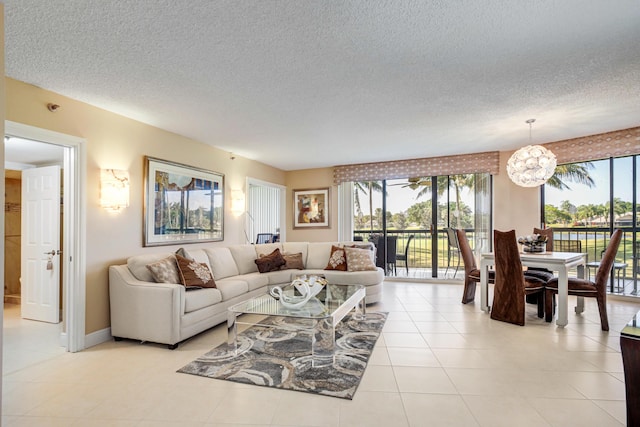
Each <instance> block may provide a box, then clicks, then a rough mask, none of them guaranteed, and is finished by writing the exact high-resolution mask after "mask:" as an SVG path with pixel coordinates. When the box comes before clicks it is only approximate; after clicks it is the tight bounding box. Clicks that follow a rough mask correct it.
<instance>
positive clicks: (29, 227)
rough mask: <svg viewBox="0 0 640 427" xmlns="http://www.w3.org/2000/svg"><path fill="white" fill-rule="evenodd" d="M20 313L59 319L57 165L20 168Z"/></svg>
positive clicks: (57, 320)
mask: <svg viewBox="0 0 640 427" xmlns="http://www.w3.org/2000/svg"><path fill="white" fill-rule="evenodd" d="M21 227H22V231H21V234H22V240H21V241H22V265H21V268H20V271H21V281H22V286H21V289H22V291H21V293H22V295H21V298H20V299H21V303H22V317H23V318H25V319H33V320H40V321H44V322H50V323H59V322H60V166H47V167H42V168H34V169H26V170H23V171H22V225H21Z"/></svg>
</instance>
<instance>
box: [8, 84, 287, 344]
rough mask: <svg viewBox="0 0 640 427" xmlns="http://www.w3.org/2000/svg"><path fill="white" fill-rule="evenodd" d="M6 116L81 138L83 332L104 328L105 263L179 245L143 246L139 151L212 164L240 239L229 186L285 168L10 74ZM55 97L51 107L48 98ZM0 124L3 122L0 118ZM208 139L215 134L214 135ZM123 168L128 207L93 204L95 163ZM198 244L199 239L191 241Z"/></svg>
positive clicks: (228, 238)
mask: <svg viewBox="0 0 640 427" xmlns="http://www.w3.org/2000/svg"><path fill="white" fill-rule="evenodd" d="M3 83H5V84H6V119H7V120H10V121H14V122H18V123H23V124H27V125H31V126H36V127H39V128H43V129H48V130H53V131H56V132H61V133H65V134H68V135H73V136H77V137H81V138H84V139H86V141H87V143H86V152H87V179H86V199H87V253H86V262H87V275H86V289H87V292H86V332H87V333H91V332H95V331H98V330H101V329H104V328H107V327H109V324H110V322H109V292H108V277H107V268H108V266H109V265H111V264H118V263H123V262H125V260H126V258H127V257H129V256H132V255H136V254H140V253H147V252H167V251H172V250H173V251H175V250H176V249H177V248H178V246H177V245H176V246H162V247H152V248H144V247H143V246H142V233H143V218H142V215H143V163H144V162H143V158H144V156H145V155H149V156H153V157H157V158H160V159H166V160H171V161H174V162H178V163H185V164H188V165H192V166H196V167H200V168H204V169H209V170H213V171H216V172H220V173H223V174H224V175H225V202H226V205H225V217H224V219H225V227H224V229H225V235H224V236H225V240H224V242H221V243H220V244H222V245H228V244H236V243H243V242H244V233H243V223H242V219H241V218H239V217H236V216H234V215H232V214H231V189H232V188H233V189H241V190H243V191H245V181H246V177H247V175H250V176H251V177H253V178H257V179H262V180H264V181H269V182H273V183H276V184H280V185H284V184H285V173H284V172H283V171H280V170H278V169H275V168H272V167H270V166H266V165H264V164H262V163H259V162H255V161H251V160H247V159H244V158H241V157H239V156H238V157H236V159H235V160H231V159H230V156H229V153H227V152H225V151H221V150H218V149H216V148H212V147H210V146H208V145H206V144H204V143H201V142H198V141H194V140H191V139H188V138H185V137H181V136H179V135H176V134H173V133H170V132H166V131H163V130H160V129H158V128H154V127H152V126H148V125H145V124H142V123H140V122H137V121H135V120H131V119H128V118H126V117H123V116H119V115H117V114H113V113H110V112H107V111H105V110H101V109H99V108H95V107H92V106H90V105H87V104H85V103H82V102H79V101H75V100H72V99H69V98H66V97H63V96H61V95H58V94H56V93H53V92H49V91H46V90H43V89H40V88H37V87H35V86H32V85H28V84H25V83H22V82H19V81H16V80H12V79H9V78H7V79H5V82H3ZM50 102H52V103H56V104H59V105H60V109H59V110H58V111H56V112H55V113H52V112H50V111H49V110H47V107H46V105H47V103H50ZM3 123H4V122H3ZM214 142H215V141H214ZM101 168H114V169H126V170H129V173H130V177H131V200H130V206H129V207H128V208H125V209H124V210H122V211H121V212H119V213H111V212H108V211H106V210H104V209H102V208H100V206H99V188H100V183H99V181H100V169H101ZM198 246H202V245H201V244H196V245H190V247H198Z"/></svg>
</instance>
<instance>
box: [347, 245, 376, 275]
mask: <svg viewBox="0 0 640 427" xmlns="http://www.w3.org/2000/svg"><path fill="white" fill-rule="evenodd" d="M344 251H345V253H346V255H347V266H348V271H368V270H375V269H376V265H375V263H374V262H373V258H372V257H371V251H370V250H368V249H356V248H344Z"/></svg>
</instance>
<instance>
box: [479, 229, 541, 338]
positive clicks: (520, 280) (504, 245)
mask: <svg viewBox="0 0 640 427" xmlns="http://www.w3.org/2000/svg"><path fill="white" fill-rule="evenodd" d="M493 248H494V256H495V269H496V279H495V280H496V281H495V286H494V290H493V304H492V306H491V318H492V319H495V320H500V321H502V322H509V323H514V324H516V325H520V326H524V312H525V304H524V298H525V295H532V294H541V295H540V297H539V298H538V317H540V318H542V317H544V297H543V296H544V286H545V284H544V281H543V280H540V279H536V278H533V277H527V278H525V276H524V273H523V270H522V263H521V261H520V251H519V250H518V242H517V240H516V232H515V230H511V231H504V232H503V231H498V230H494V232H493Z"/></svg>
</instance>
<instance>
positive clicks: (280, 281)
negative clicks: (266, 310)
mask: <svg viewBox="0 0 640 427" xmlns="http://www.w3.org/2000/svg"><path fill="white" fill-rule="evenodd" d="M299 274H304V270H278V271H270V272H268V273H264V274H263V276H265V277H266V278H267V279H269V284H270V285H286V284H288V283H291V281H292V280H293V278H294V277H295V276H298V275H299Z"/></svg>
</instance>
